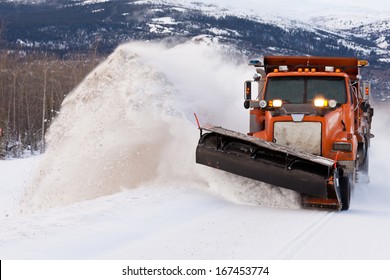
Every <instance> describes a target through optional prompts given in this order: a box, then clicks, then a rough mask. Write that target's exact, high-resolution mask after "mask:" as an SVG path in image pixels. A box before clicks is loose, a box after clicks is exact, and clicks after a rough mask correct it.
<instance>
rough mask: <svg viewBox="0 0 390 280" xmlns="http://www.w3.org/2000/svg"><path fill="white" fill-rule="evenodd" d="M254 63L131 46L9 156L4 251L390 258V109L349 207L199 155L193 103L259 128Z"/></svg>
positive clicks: (40, 255) (380, 113)
mask: <svg viewBox="0 0 390 280" xmlns="http://www.w3.org/2000/svg"><path fill="white" fill-rule="evenodd" d="M252 73H253V69H252V68H251V67H249V66H247V63H245V62H240V63H238V64H237V63H236V62H235V60H233V59H232V58H231V57H229V55H228V52H227V50H225V49H224V48H223V47H221V46H219V45H218V44H217V43H213V42H212V41H207V40H202V39H200V38H198V39H197V40H194V41H191V42H187V43H183V44H181V45H177V46H175V47H171V48H166V47H164V46H162V45H156V44H146V43H129V44H126V45H123V46H120V47H119V48H118V49H117V50H116V51H115V52H114V53H113V54H112V55H111V56H110V57H108V58H107V60H106V61H105V62H103V63H102V64H101V65H100V66H98V67H97V68H96V69H95V70H94V71H93V72H92V73H91V74H90V75H89V76H88V77H87V78H86V79H85V80H84V81H83V82H82V83H81V84H80V85H79V87H78V88H76V89H75V90H74V92H72V93H71V94H70V95H68V97H67V98H66V100H65V101H64V103H63V106H62V109H61V112H60V115H59V117H58V118H57V119H56V120H55V121H54V123H53V124H52V126H51V129H50V131H49V133H48V135H47V141H48V148H47V151H46V152H45V153H44V154H43V155H41V156H38V157H32V158H28V159H23V160H7V161H0V182H1V184H0V259H104V260H106V259H122V260H123V259H160V260H162V259H180V260H184V259H191V260H195V259H198V260H199V259H206V260H212V259H219V260H223V259H225V260H227V259H236V260H237V259H271V260H283V259H288V260H293V259H355V260H356V259H373V260H377V259H389V258H390V243H389V242H388V237H389V236H390V203H389V202H390V188H389V183H388V180H387V176H388V174H389V173H390V165H389V163H388V156H387V155H388V150H389V149H388V139H389V137H390V133H389V131H388V130H386V129H385V128H386V127H387V125H388V123H389V121H390V117H389V115H388V114H387V112H388V109H389V108H379V107H378V108H376V112H375V117H374V125H373V133H375V134H376V137H375V138H374V139H373V140H372V143H371V147H372V151H371V182H370V184H367V185H358V186H356V189H355V190H354V193H353V198H352V203H351V209H350V210H349V211H345V212H329V211H319V210H307V209H300V207H299V197H298V196H297V194H296V193H294V192H291V191H287V190H283V189H278V188H275V187H271V186H267V185H265V184H261V183H258V182H255V181H252V180H249V179H244V178H241V177H238V176H234V175H232V174H228V173H225V172H222V171H218V170H215V169H211V168H207V167H204V166H199V165H196V164H195V163H194V157H195V156H194V154H195V147H196V145H197V139H198V137H199V132H198V130H197V128H196V125H195V121H194V119H193V113H194V112H196V113H197V114H198V116H199V118H200V121H201V122H202V123H207V122H210V123H213V124H218V125H222V126H224V127H227V128H230V129H233V130H239V131H246V129H247V122H248V116H247V113H248V112H247V111H246V110H245V109H244V108H243V105H242V98H243V97H242V95H243V94H242V90H243V89H242V83H243V81H244V80H246V79H248V78H250V77H252Z"/></svg>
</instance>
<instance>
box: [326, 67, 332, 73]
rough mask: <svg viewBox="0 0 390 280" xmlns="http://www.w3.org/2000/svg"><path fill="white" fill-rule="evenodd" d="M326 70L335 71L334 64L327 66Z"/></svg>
mask: <svg viewBox="0 0 390 280" xmlns="http://www.w3.org/2000/svg"><path fill="white" fill-rule="evenodd" d="M325 72H334V67H333V66H325Z"/></svg>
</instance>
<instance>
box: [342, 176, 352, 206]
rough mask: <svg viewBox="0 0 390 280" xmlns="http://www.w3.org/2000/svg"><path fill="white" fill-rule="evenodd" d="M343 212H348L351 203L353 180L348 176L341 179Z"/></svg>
mask: <svg viewBox="0 0 390 280" xmlns="http://www.w3.org/2000/svg"><path fill="white" fill-rule="evenodd" d="M339 180H340V194H341V204H342V205H341V210H348V209H349V204H350V201H351V180H350V179H349V177H348V176H342V177H340V179H339Z"/></svg>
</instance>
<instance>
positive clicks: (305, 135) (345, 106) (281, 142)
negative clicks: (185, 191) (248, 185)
mask: <svg viewBox="0 0 390 280" xmlns="http://www.w3.org/2000/svg"><path fill="white" fill-rule="evenodd" d="M250 65H253V66H254V67H255V69H256V74H255V75H254V78H253V80H248V81H245V85H244V91H245V92H244V107H245V108H246V109H249V132H248V133H247V134H243V133H239V132H235V131H231V130H228V129H225V128H222V127H218V126H212V125H208V126H203V127H201V126H199V129H200V139H199V143H198V146H197V149H196V162H197V163H199V164H203V165H207V166H210V167H213V168H216V169H220V170H224V171H227V172H231V173H234V174H237V175H241V176H244V177H247V178H251V179H255V180H259V181H261V182H265V183H268V184H271V185H274V186H277V187H282V188H287V189H291V190H294V191H297V192H299V193H300V194H301V197H302V205H303V206H304V207H307V208H309V207H315V208H327V209H335V210H348V209H349V206H350V198H351V191H352V189H353V187H354V184H355V182H356V181H357V180H358V179H359V180H363V179H365V180H368V179H367V178H368V149H369V144H370V139H371V138H372V137H373V135H372V134H371V121H372V117H373V113H374V111H373V108H372V107H371V106H370V103H369V96H370V83H369V82H366V81H363V80H362V77H361V68H362V67H364V66H367V65H368V62H367V61H366V60H358V59H357V58H344V57H342V58H338V57H314V56H313V57H312V56H297V57H295V56H266V57H264V62H263V63H261V62H260V61H259V60H253V61H251V62H250ZM252 88H256V90H257V97H256V98H254V99H252Z"/></svg>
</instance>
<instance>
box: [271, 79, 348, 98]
mask: <svg viewBox="0 0 390 280" xmlns="http://www.w3.org/2000/svg"><path fill="white" fill-rule="evenodd" d="M318 97H322V98H325V99H327V100H332V99H333V100H336V101H337V103H338V104H343V103H346V102H347V93H346V87H345V81H344V79H343V78H342V77H307V76H306V77H272V78H269V79H268V82H267V88H266V92H265V100H267V101H268V100H273V99H282V100H283V101H286V102H288V103H293V104H302V103H312V102H313V101H314V99H315V98H318Z"/></svg>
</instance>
